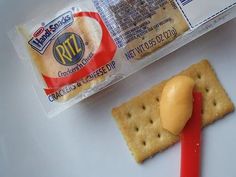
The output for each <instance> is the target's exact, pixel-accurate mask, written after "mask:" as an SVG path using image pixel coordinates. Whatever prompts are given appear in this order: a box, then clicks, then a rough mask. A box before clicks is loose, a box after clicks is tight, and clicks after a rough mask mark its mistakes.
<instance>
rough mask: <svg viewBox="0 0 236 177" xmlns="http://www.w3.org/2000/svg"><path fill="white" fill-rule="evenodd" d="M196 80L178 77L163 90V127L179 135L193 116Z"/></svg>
mask: <svg viewBox="0 0 236 177" xmlns="http://www.w3.org/2000/svg"><path fill="white" fill-rule="evenodd" d="M194 85H195V83H194V80H193V79H192V78H190V77H187V76H176V77H174V78H172V79H171V80H169V81H168V82H167V83H166V85H165V87H164V88H163V91H162V95H161V100H160V116H161V124H162V127H163V128H164V129H166V130H168V131H169V132H171V133H173V134H175V135H178V134H180V132H181V131H182V129H183V128H184V126H185V124H186V123H187V122H188V120H189V118H190V117H191V115H192V110H193V96H192V92H193V88H194Z"/></svg>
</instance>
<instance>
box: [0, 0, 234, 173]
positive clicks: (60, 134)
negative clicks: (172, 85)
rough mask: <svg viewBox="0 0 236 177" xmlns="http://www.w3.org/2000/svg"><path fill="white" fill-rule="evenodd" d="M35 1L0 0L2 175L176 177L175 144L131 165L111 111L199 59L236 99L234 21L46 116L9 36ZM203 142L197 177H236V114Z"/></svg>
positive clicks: (177, 151) (213, 127)
mask: <svg viewBox="0 0 236 177" xmlns="http://www.w3.org/2000/svg"><path fill="white" fill-rule="evenodd" d="M52 1H56V0H52ZM36 2H39V1H37V0H31V1H30V0H21V1H13V0H0V24H1V28H0V177H131V176H135V177H145V176H146V177H178V176H179V160H180V146H179V144H177V145H174V146H173V147H172V148H170V149H168V150H166V151H164V152H163V153H160V154H158V155H156V156H154V157H153V158H152V159H149V160H147V161H146V162H145V163H144V164H142V165H138V164H136V162H135V161H134V159H133V157H132V156H131V153H130V152H129V150H128V148H127V146H126V144H125V141H124V140H123V138H122V136H121V134H120V132H119V130H118V128H117V126H116V124H115V122H114V120H113V119H112V117H111V108H112V107H114V106H116V105H118V104H120V103H122V102H124V101H126V100H128V99H129V98H131V97H132V96H135V95H137V94H138V93H140V92H142V91H143V90H145V89H147V88H149V87H150V86H152V85H154V84H155V83H158V82H160V81H161V80H163V79H167V78H168V77H169V76H171V75H173V74H175V73H177V72H179V71H180V70H182V69H184V68H186V67H188V66H189V65H190V64H192V63H196V62H198V61H199V59H201V58H209V60H210V62H211V63H212V65H213V66H214V68H215V70H216V72H217V74H218V76H219V79H220V80H221V82H222V84H223V85H224V87H225V89H226V90H227V92H228V94H229V95H230V97H231V98H232V100H233V102H234V103H236V94H235V93H236V69H235V67H236V59H235V58H236V31H235V28H236V20H233V21H230V22H228V23H227V24H225V25H223V26H221V27H219V28H218V29H216V30H214V31H212V32H210V33H208V34H207V35H205V36H203V37H201V38H200V39H198V40H195V41H193V42H192V43H191V44H189V45H187V46H185V47H183V48H181V49H180V50H178V51H176V52H174V53H172V54H171V55H169V56H167V57H165V58H163V59H162V60H160V61H157V62H156V63H154V64H152V65H151V66H149V67H146V68H145V69H143V70H141V71H140V72H138V73H136V74H134V75H133V76H131V77H129V78H128V79H126V80H123V81H121V82H119V83H118V84H116V85H114V86H112V87H110V88H108V89H106V90H105V91H103V92H102V93H99V94H96V95H95V96H93V97H91V98H89V99H87V100H85V101H83V102H82V103H80V104H76V105H75V106H73V107H72V108H70V109H69V110H67V111H65V112H63V113H61V114H60V115H59V116H57V117H55V118H53V119H48V118H47V117H46V116H45V115H44V112H43V110H42V107H41V106H40V103H39V101H38V99H37V97H36V95H35V93H34V91H33V89H32V86H31V83H30V79H29V76H28V75H27V71H25V70H24V68H23V67H22V63H21V61H20V60H19V59H18V57H17V55H16V53H15V52H14V50H13V47H12V45H11V43H10V41H9V40H8V37H7V34H6V32H7V31H8V30H9V29H11V28H12V27H13V25H15V24H17V23H18V22H19V21H22V20H23V19H25V16H26V15H27V14H28V11H30V9H31V7H34V6H35V4H36ZM40 2H46V0H41V1H40ZM31 13H32V11H31ZM36 15H40V14H36ZM202 143H203V146H202V151H203V152H202V177H223V176H227V177H235V176H236V168H235V164H236V114H235V113H233V114H230V115H229V116H227V117H226V118H225V119H223V120H220V121H218V122H216V123H214V124H213V125H211V126H209V127H207V128H206V129H205V130H204V131H203V142H202Z"/></svg>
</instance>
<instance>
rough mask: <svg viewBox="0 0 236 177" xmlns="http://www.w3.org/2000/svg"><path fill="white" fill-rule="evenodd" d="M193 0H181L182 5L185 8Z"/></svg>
mask: <svg viewBox="0 0 236 177" xmlns="http://www.w3.org/2000/svg"><path fill="white" fill-rule="evenodd" d="M191 1H193V0H180V2H181V4H182V5H183V6H185V5H186V4H188V3H190V2H191Z"/></svg>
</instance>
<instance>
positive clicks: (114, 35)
mask: <svg viewBox="0 0 236 177" xmlns="http://www.w3.org/2000/svg"><path fill="white" fill-rule="evenodd" d="M60 2H62V0H60V1H58V5H55V4H50V2H49V3H48V4H45V6H44V7H45V8H43V9H44V11H42V13H40V14H39V15H37V16H32V17H31V20H29V21H28V22H25V23H20V24H19V25H17V26H16V27H15V28H14V29H13V30H12V31H10V33H9V36H10V39H11V41H12V43H13V45H14V47H15V49H16V51H17V53H18V55H19V56H20V58H21V59H22V60H23V61H24V63H25V64H26V67H27V69H28V71H29V74H30V75H32V76H33V77H32V78H33V79H32V83H33V86H34V88H35V91H36V93H37V95H38V97H39V99H40V101H41V103H42V105H43V107H44V109H45V110H46V113H47V114H48V115H49V116H50V117H51V116H54V115H56V114H57V113H59V112H61V111H62V110H64V109H66V108H68V107H70V106H71V105H73V104H75V103H77V102H79V101H81V100H83V99H85V98H87V97H89V96H90V95H93V94H95V93H97V92H98V91H100V90H102V89H104V88H106V87H108V86H110V85H112V84H114V83H115V82H117V81H119V80H121V79H123V78H125V77H127V76H129V75H130V74H132V73H134V72H136V71H138V70H140V69H142V68H143V67H145V66H147V65H149V64H151V63H152V62H154V61H156V60H158V59H160V58H161V57H163V56H165V55H167V54H169V53H171V52H172V51H174V50H176V49H178V48H180V47H181V46H183V45H185V44H187V43H188V42H190V41H192V40H194V39H196V38H197V37H199V36H201V35H203V34H205V33H206V32H208V31H210V30H212V29H214V28H215V27H217V26H219V25H221V24H223V23H224V22H226V21H228V20H230V19H232V18H234V17H235V16H236V8H235V4H236V0H225V1H224V2H213V1H209V2H205V1H204V0H198V1H196V0H116V1H115V0H77V1H76V0H69V1H64V2H63V3H60ZM202 6H204V8H202V9H201V11H199V8H200V7H202ZM49 7H50V8H49Z"/></svg>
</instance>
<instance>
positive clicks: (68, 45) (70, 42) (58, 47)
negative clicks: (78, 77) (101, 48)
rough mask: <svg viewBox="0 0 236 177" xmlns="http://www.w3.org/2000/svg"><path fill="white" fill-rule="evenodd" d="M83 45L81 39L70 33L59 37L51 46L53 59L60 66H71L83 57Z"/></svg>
mask: <svg viewBox="0 0 236 177" xmlns="http://www.w3.org/2000/svg"><path fill="white" fill-rule="evenodd" d="M84 51H85V45H84V42H83V40H82V38H81V37H80V36H79V35H77V34H75V33H72V32H67V33H64V34H62V35H60V36H59V37H58V38H57V39H56V41H55V43H54V45H53V55H54V58H55V59H56V60H57V61H58V62H59V63H60V64H62V65H65V66H72V65H74V64H76V63H78V62H79V61H80V60H81V59H82V58H83V56H84Z"/></svg>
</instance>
